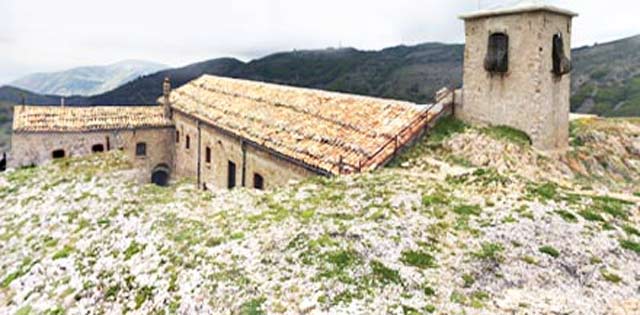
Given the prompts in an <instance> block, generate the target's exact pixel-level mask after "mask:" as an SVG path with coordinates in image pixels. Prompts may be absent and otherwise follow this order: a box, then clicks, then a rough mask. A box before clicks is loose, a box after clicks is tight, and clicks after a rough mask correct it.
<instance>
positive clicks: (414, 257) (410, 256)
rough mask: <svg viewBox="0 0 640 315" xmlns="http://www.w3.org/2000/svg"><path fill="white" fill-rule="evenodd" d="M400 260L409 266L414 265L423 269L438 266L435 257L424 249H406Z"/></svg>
mask: <svg viewBox="0 0 640 315" xmlns="http://www.w3.org/2000/svg"><path fill="white" fill-rule="evenodd" d="M400 261H402V262H403V263H405V264H406V265H409V266H414V267H418V268H422V269H426V268H437V267H438V264H437V263H436V259H435V257H433V256H431V255H430V254H428V253H426V252H422V251H404V252H402V257H401V258H400Z"/></svg>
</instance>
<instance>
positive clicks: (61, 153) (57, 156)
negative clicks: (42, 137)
mask: <svg viewBox="0 0 640 315" xmlns="http://www.w3.org/2000/svg"><path fill="white" fill-rule="evenodd" d="M64 156H65V153H64V150H62V149H59V150H55V151H53V152H51V157H52V158H54V159H61V158H63V157H64Z"/></svg>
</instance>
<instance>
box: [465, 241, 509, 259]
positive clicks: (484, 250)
mask: <svg viewBox="0 0 640 315" xmlns="http://www.w3.org/2000/svg"><path fill="white" fill-rule="evenodd" d="M502 252H504V246H502V245H501V244H498V243H482V244H481V245H480V250H479V251H477V252H474V253H472V255H473V257H475V258H477V259H481V260H493V261H502Z"/></svg>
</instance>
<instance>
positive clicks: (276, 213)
mask: <svg viewBox="0 0 640 315" xmlns="http://www.w3.org/2000/svg"><path fill="white" fill-rule="evenodd" d="M571 127H572V128H571V133H572V134H571V139H572V145H571V149H570V152H569V153H568V154H567V155H566V156H565V157H564V158H563V159H561V160H552V159H549V158H547V157H545V156H543V155H541V154H540V153H538V152H536V151H535V150H533V149H532V148H531V147H530V146H529V145H528V143H527V141H526V139H524V138H523V137H522V135H521V134H520V133H518V132H516V131H514V130H511V129H508V128H501V127H494V128H475V127H469V126H466V125H464V124H462V123H460V122H458V121H456V120H452V119H448V120H444V121H442V122H441V123H440V124H439V125H438V126H437V127H436V129H435V130H434V131H433V133H432V134H431V136H430V137H429V138H428V139H425V140H423V141H421V142H420V143H418V144H417V145H416V146H415V147H414V148H413V149H412V150H410V151H408V152H405V153H404V154H403V155H401V156H399V157H398V159H397V160H395V161H394V162H393V163H392V164H391V165H390V166H388V167H386V168H384V169H382V170H379V171H376V172H373V173H367V174H359V175H353V176H342V177H336V178H323V177H318V178H312V179H308V180H304V181H302V182H292V183H291V184H290V185H289V186H287V187H283V188H279V189H276V190H274V191H270V192H259V191H253V190H251V191H250V190H246V189H235V190H232V191H227V190H214V191H207V192H203V191H199V190H197V188H196V187H195V185H194V184H193V181H192V180H189V179H186V180H182V181H180V182H177V183H175V184H174V185H172V186H171V187H169V188H159V187H156V186H152V185H146V186H139V185H137V184H135V180H134V178H135V177H136V172H137V171H136V170H135V169H132V168H131V163H130V161H128V160H126V159H125V158H124V157H123V155H121V153H119V152H110V153H104V154H97V155H93V156H90V157H86V158H76V159H62V160H57V161H56V162H53V163H51V164H48V165H45V166H43V167H38V168H26V169H19V170H13V171H9V172H7V173H2V174H0V197H1V198H0V208H1V209H3V211H1V212H0V239H2V242H3V255H2V257H0V266H2V267H1V269H0V270H2V274H0V300H2V301H3V303H2V306H0V311H1V312H2V313H18V314H27V313H30V312H34V313H46V312H50V313H65V312H66V313H101V312H105V313H125V312H130V313H136V314H149V313H169V314H171V313H178V314H182V313H198V314H224V313H234V314H351V313H367V314H430V313H437V314H440V313H446V314H451V313H468V314H512V313H529V314H548V313H569V312H576V313H595V314H605V313H606V314H633V313H636V312H638V310H640V300H638V294H637V288H638V286H639V285H640V283H639V280H638V279H640V275H639V274H638V270H640V259H638V258H639V257H640V213H639V212H638V205H639V202H640V198H638V196H637V193H638V192H640V175H639V174H640V169H639V165H640V160H639V157H640V138H638V136H637V135H638V134H640V121H638V120H607V119H582V120H577V121H574V122H573V123H572V126H571ZM34 288H37V289H35V290H34Z"/></svg>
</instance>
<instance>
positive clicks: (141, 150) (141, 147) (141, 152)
mask: <svg viewBox="0 0 640 315" xmlns="http://www.w3.org/2000/svg"><path fill="white" fill-rule="evenodd" d="M146 155H147V144H146V143H144V142H140V143H137V144H136V156H146Z"/></svg>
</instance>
